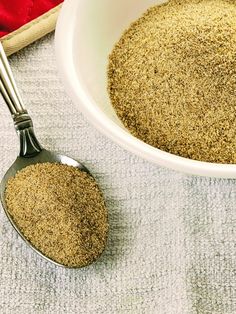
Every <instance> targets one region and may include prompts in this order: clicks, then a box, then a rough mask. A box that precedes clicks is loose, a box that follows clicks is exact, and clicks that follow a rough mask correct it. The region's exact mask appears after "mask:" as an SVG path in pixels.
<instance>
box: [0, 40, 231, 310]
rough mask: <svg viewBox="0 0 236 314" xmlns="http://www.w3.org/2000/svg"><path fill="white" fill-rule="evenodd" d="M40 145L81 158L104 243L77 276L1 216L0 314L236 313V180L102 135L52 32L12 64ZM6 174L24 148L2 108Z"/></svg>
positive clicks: (0, 158) (1, 161) (0, 161)
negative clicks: (100, 208)
mask: <svg viewBox="0 0 236 314" xmlns="http://www.w3.org/2000/svg"><path fill="white" fill-rule="evenodd" d="M11 65H12V68H13V72H14V74H15V76H16V79H17V82H18V85H19V89H20V90H21V92H22V96H23V98H24V99H25V103H26V104H27V108H28V110H29V112H30V114H31V115H32V117H33V120H34V125H35V129H36V134H37V135H38V137H39V139H40V140H41V142H42V144H43V145H44V146H45V147H47V148H49V149H52V150H55V151H60V152H63V153H65V154H68V155H70V156H72V157H74V158H77V159H79V160H81V161H82V162H83V163H84V164H85V165H86V166H87V167H88V168H89V169H91V171H92V172H93V174H94V175H95V177H96V178H97V180H98V182H99V184H100V186H101V188H102V189H103V191H104V194H105V197H106V201H107V204H108V208H109V215H110V235H109V241H108V246H107V249H106V251H105V253H104V254H103V256H102V257H101V258H100V259H99V261H98V262H97V263H95V264H93V265H91V266H89V267H87V268H84V269H81V270H65V269H61V268H58V267H55V266H53V265H51V264H50V263H48V262H46V261H44V260H42V259H41V258H40V257H39V256H37V255H36V254H35V253H34V252H32V251H31V250H30V249H29V248H28V247H27V246H26V245H25V244H24V243H23V241H22V240H21V239H20V238H19V237H18V236H17V234H16V233H15V232H14V231H13V229H12V227H11V226H10V224H9V222H8V221H7V219H6V217H5V215H4V213H3V210H2V209H1V211H0V313H1V314H8V313H20V314H21V313H27V314H28V313H57V314H60V313H86V314H87V313H89V314H90V313H92V314H93V313H96V314H100V313H106V314H110V313H125V314H126V313H132V314H139V313H140V314H141V313H147V314H152V313H160V314H172V313H174V314H193V313H194V314H202V313H204V314H205V313H206V314H207V313H209V314H212V313H213V314H214V313H219V314H234V313H236V227H235V223H236V183H235V181H234V180H216V179H210V178H198V177H191V176H187V175H184V174H181V173H177V172H173V171H170V170H167V169H163V168H160V167H158V166H155V165H152V164H150V163H148V162H146V161H143V160H141V159H139V158H137V157H136V156H134V155H131V154H129V153H128V152H126V151H124V150H123V149H121V148H120V147H118V146H117V145H115V144H114V143H112V142H111V141H110V140H108V139H107V138H105V137H103V136H102V135H101V134H99V133H98V132H97V131H96V130H95V129H94V128H93V127H92V126H90V125H89V124H88V123H87V121H86V119H85V118H84V117H83V116H82V115H81V114H80V113H79V111H78V108H77V106H76V105H74V104H72V103H71V101H70V99H69V98H68V96H67V95H66V94H65V92H64V90H63V87H62V85H61V83H60V80H59V78H58V74H57V70H56V64H55V57H54V46H53V35H50V36H47V37H46V38H44V39H42V40H40V41H38V42H37V43H35V44H34V45H32V46H30V47H28V48H27V49H25V50H23V51H21V52H19V53H18V54H16V55H14V56H13V57H12V58H11ZM0 121H1V122H0V137H1V143H0V151H1V154H0V174H1V176H2V175H3V174H4V172H5V171H6V170H7V168H8V166H9V165H10V164H11V162H12V161H13V160H14V157H15V156H16V154H17V151H18V140H17V137H16V135H15V131H14V128H13V125H12V121H11V118H10V115H9V112H8V109H7V108H6V106H5V105H4V103H3V101H2V100H1V105H0Z"/></svg>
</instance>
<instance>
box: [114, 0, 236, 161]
mask: <svg viewBox="0 0 236 314" xmlns="http://www.w3.org/2000/svg"><path fill="white" fill-rule="evenodd" d="M108 81H109V86H108V89H109V94H110V98H111V101H112V104H113V106H114V108H115V110H116V112H117V115H118V117H119V118H120V119H121V121H122V122H123V124H124V126H125V127H127V128H128V129H129V131H130V132H131V133H132V134H133V135H134V136H136V137H138V138H139V139H141V140H143V141H144V142H146V143H148V144H150V145H152V146H154V147H157V148H160V149H162V150H164V151H167V152H171V153H173V154H176V155H180V156H183V157H187V158H192V159H196V160H201V161H209V162H217V163H236V2H235V1H233V0H182V1H181V0H171V1H169V2H168V3H167V4H163V5H161V6H155V7H152V8H150V9H149V10H148V11H147V12H146V13H145V14H144V15H143V16H142V17H141V18H140V19H138V20H137V21H135V22H134V23H132V24H131V26H130V28H129V29H128V30H127V31H126V32H125V33H124V34H123V36H122V37H121V39H120V40H119V42H118V43H117V44H116V45H115V47H114V50H113V51H112V53H111V55H110V59H109V68H108Z"/></svg>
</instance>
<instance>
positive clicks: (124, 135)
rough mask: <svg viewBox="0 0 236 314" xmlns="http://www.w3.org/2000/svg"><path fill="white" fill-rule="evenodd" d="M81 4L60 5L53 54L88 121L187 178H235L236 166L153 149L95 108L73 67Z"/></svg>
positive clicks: (75, 0) (71, 1)
mask: <svg viewBox="0 0 236 314" xmlns="http://www.w3.org/2000/svg"><path fill="white" fill-rule="evenodd" d="M81 1H83V0H67V1H65V2H64V3H63V5H62V8H61V11H60V14H59V17H58V21H57V25H56V31H55V54H56V62H57V68H58V72H59V75H60V77H61V80H62V82H63V83H64V86H65V90H66V92H67V93H68V94H69V96H70V97H71V98H72V101H73V102H74V103H75V104H77V105H78V107H79V109H80V111H81V112H82V113H83V115H84V116H85V117H86V118H87V119H88V121H89V122H90V123H91V124H92V125H94V126H95V127H96V128H97V129H98V130H99V131H100V132H101V133H103V134H104V135H106V136H107V137H108V138H110V139H111V140H113V141H114V142H115V143H117V144H118V145H119V146H121V147H123V148H125V149H126V150H127V151H130V152H132V153H134V154H135V155H137V156H139V157H141V158H143V159H145V160H148V161H150V162H152V163H155V164H158V165H160V166H163V167H167V168H170V169H173V170H177V171H180V172H184V173H187V174H193V175H200V176H208V177H218V178H236V165H235V164H217V163H210V162H203V161H197V160H193V159H188V158H184V157H180V156H177V155H174V154H171V153H167V152H165V151H162V150H160V149H158V148H155V147H152V146H150V145H148V144H146V143H144V142H143V141H141V140H139V139H137V138H136V137H134V136H133V135H131V134H130V133H128V131H125V130H124V129H122V127H120V126H119V125H117V124H116V123H115V122H113V121H112V120H111V119H110V118H108V117H107V115H106V114H105V113H104V112H103V111H102V110H101V109H100V108H99V107H98V106H97V105H96V102H95V101H94V100H93V99H92V97H91V96H90V95H89V94H88V92H86V91H85V90H84V89H83V87H82V84H81V80H80V77H79V74H78V72H76V71H75V68H74V63H73V37H74V36H73V35H74V30H75V25H76V12H77V10H76V7H77V5H78V4H79V3H80V2H81ZM87 1H88V0H87Z"/></svg>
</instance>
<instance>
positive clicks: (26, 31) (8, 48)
mask: <svg viewBox="0 0 236 314" xmlns="http://www.w3.org/2000/svg"><path fill="white" fill-rule="evenodd" d="M61 6H62V4H60V5H58V6H56V7H55V8H53V9H51V10H49V11H48V12H46V13H45V14H43V15H41V16H40V17H38V18H37V19H35V20H33V21H31V22H29V23H27V24H25V25H24V26H22V27H20V28H19V29H17V30H16V31H14V32H12V33H10V34H8V35H6V36H4V37H3V38H2V39H1V42H2V44H3V47H4V50H5V52H6V54H7V55H8V56H10V55H11V54H13V53H15V52H16V51H18V50H20V49H22V48H24V47H26V46H28V45H29V44H31V43H33V42H34V41H36V40H38V39H39V38H41V37H43V36H45V35H46V34H48V33H50V32H52V31H53V30H54V29H55V26H56V21H57V17H58V15H59V10H60V8H61Z"/></svg>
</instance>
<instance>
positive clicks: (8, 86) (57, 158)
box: [0, 43, 89, 268]
mask: <svg viewBox="0 0 236 314" xmlns="http://www.w3.org/2000/svg"><path fill="white" fill-rule="evenodd" d="M0 92H1V94H2V96H3V98H4V100H5V102H6V104H7V106H8V108H9V110H10V112H11V115H12V118H13V122H14V126H15V129H16V132H17V134H18V136H19V138H20V153H19V156H18V157H17V158H16V160H15V162H14V163H13V164H12V166H11V167H10V168H9V169H8V171H7V172H6V174H5V176H4V177H3V179H2V182H1V185H0V193H1V201H2V205H3V208H4V210H5V213H6V215H7V217H8V219H9V220H10V222H11V224H12V226H13V227H14V228H15V230H16V231H17V232H18V233H19V235H20V236H21V238H22V239H23V240H24V241H25V242H26V243H27V244H28V245H29V246H30V247H31V248H32V249H33V250H34V251H35V252H37V253H38V254H39V255H40V256H42V257H44V258H45V259H46V260H48V261H50V262H52V263H54V264H56V265H58V266H63V267H66V268H70V267H67V266H65V265H63V264H60V263H58V262H55V261H53V260H52V259H50V258H49V257H47V256H45V255H44V254H43V253H42V252H40V251H39V250H37V248H36V247H34V246H33V245H32V244H31V243H30V242H29V241H28V240H27V239H26V238H25V237H24V235H23V234H22V233H21V231H20V229H19V228H18V227H17V226H16V224H15V223H14V221H13V220H12V218H11V216H10V214H9V212H8V210H7V206H6V202H5V188H6V183H7V181H8V180H9V178H10V177H13V176H15V174H16V173H17V171H19V170H21V169H22V168H25V167H27V166H29V165H32V164H36V163H44V162H51V163H62V164H66V165H69V166H73V167H77V168H79V169H80V170H82V171H86V172H88V173H89V171H88V169H87V168H86V167H85V166H83V165H82V164H81V163H79V162H78V161H76V160H74V159H72V158H70V157H67V156H63V155H59V154H55V153H53V152H50V151H48V150H46V149H44V148H43V147H42V146H41V145H40V144H39V142H38V140H37V138H36V136H35V133H34V129H33V123H32V120H31V118H30V116H29V115H28V112H27V110H26V109H25V107H24V106H23V102H22V99H21V97H20V95H19V92H18V90H17V87H16V83H15V80H14V78H13V74H12V71H11V69H10V65H9V63H8V60H7V57H6V54H5V52H4V49H3V47H2V44H1V43H0ZM73 268H75V267H73Z"/></svg>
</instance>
